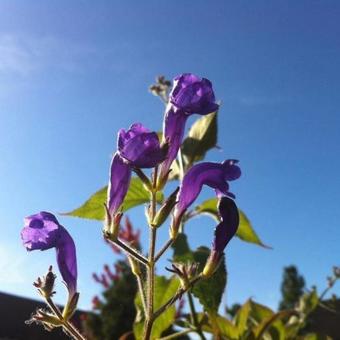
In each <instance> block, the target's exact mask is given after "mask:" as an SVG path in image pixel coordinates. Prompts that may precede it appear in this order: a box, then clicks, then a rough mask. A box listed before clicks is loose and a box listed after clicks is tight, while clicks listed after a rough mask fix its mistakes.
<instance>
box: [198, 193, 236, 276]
mask: <svg viewBox="0 0 340 340" xmlns="http://www.w3.org/2000/svg"><path fill="white" fill-rule="evenodd" d="M217 208H218V213H219V217H220V220H221V222H220V223H219V224H218V225H217V226H216V228H215V233H214V239H213V241H212V245H211V250H210V256H209V258H208V260H207V263H206V265H205V267H204V269H203V275H204V276H205V277H209V276H211V275H212V274H213V273H214V271H215V269H216V268H217V266H218V264H219V261H220V259H221V257H222V255H223V251H224V249H225V247H226V246H227V244H228V243H229V241H230V240H231V239H232V238H233V236H234V235H235V234H236V232H237V229H238V225H239V213H238V209H237V206H236V204H235V202H234V201H233V200H232V199H231V198H229V197H225V196H224V197H221V198H220V199H219V203H218V207H217Z"/></svg>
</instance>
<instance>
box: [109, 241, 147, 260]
mask: <svg viewBox="0 0 340 340" xmlns="http://www.w3.org/2000/svg"><path fill="white" fill-rule="evenodd" d="M107 241H108V242H109V243H111V244H113V245H116V246H118V247H119V248H121V249H122V250H124V251H125V252H126V253H128V254H129V255H130V256H132V257H133V258H134V259H135V260H136V261H138V262H140V263H143V264H144V265H146V266H147V265H148V264H149V263H148V260H147V259H146V258H145V257H144V256H143V255H141V254H139V253H138V252H137V251H136V250H134V249H132V248H131V247H129V246H128V245H127V244H125V243H124V242H122V241H121V240H119V239H118V238H117V239H116V240H115V241H112V240H110V239H109V238H107Z"/></svg>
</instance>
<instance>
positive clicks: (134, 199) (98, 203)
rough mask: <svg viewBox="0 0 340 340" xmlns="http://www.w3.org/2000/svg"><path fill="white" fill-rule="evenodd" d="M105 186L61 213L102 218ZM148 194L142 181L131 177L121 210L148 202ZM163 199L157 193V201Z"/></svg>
mask: <svg viewBox="0 0 340 340" xmlns="http://www.w3.org/2000/svg"><path fill="white" fill-rule="evenodd" d="M106 195H107V187H104V188H102V189H100V190H99V191H97V192H96V193H95V194H93V195H92V196H91V197H90V198H89V199H88V200H87V201H86V202H85V203H84V204H82V205H81V206H80V207H79V208H77V209H74V210H72V211H70V212H67V213H63V214H62V215H67V216H74V217H81V218H88V219H91V220H99V221H102V220H104V203H106ZM149 200H150V194H149V192H148V191H147V190H146V189H145V188H144V185H143V183H142V181H141V180H140V179H139V178H138V177H133V178H132V179H131V183H130V187H129V190H128V192H127V194H126V196H125V199H124V202H123V204H122V210H123V211H127V210H129V209H131V208H133V207H136V206H138V205H141V204H144V203H147V202H149ZM162 201H163V194H162V193H161V192H159V193H158V194H157V202H158V203H161V202H162Z"/></svg>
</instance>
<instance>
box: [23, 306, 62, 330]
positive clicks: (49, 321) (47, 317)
mask: <svg viewBox="0 0 340 340" xmlns="http://www.w3.org/2000/svg"><path fill="white" fill-rule="evenodd" d="M33 322H36V323H42V324H43V325H44V326H45V327H46V328H47V329H49V330H51V329H52V328H53V327H60V326H62V321H60V320H59V318H58V317H56V316H55V315H52V314H50V313H47V312H46V311H45V310H43V309H41V308H40V309H38V310H37V311H36V312H35V314H32V316H31V319H30V320H27V321H25V323H26V324H31V323H33Z"/></svg>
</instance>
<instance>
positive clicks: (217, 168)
mask: <svg viewBox="0 0 340 340" xmlns="http://www.w3.org/2000/svg"><path fill="white" fill-rule="evenodd" d="M237 163H238V161H237V160H233V159H229V160H226V161H224V162H223V163H212V162H203V163H200V164H196V165H194V166H193V167H191V168H190V169H189V171H188V172H187V173H186V174H185V176H184V178H183V181H182V184H181V188H180V191H179V193H178V200H177V201H178V204H177V206H176V209H175V213H174V218H173V222H172V226H171V229H172V230H171V234H172V236H174V237H175V235H176V234H177V230H178V227H179V223H180V220H181V218H182V216H183V214H184V212H185V211H186V210H187V209H188V208H189V206H190V205H191V204H192V203H193V202H194V201H195V200H196V198H197V197H198V195H199V194H200V192H201V190H202V187H203V185H204V184H205V185H208V186H209V187H211V188H213V189H215V190H216V192H217V194H218V195H219V196H220V195H221V194H222V195H227V196H231V197H234V195H233V194H232V193H230V192H229V185H228V181H233V180H235V179H237V178H239V177H240V176H241V169H240V168H239V167H238V166H237V165H236V164H237Z"/></svg>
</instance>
